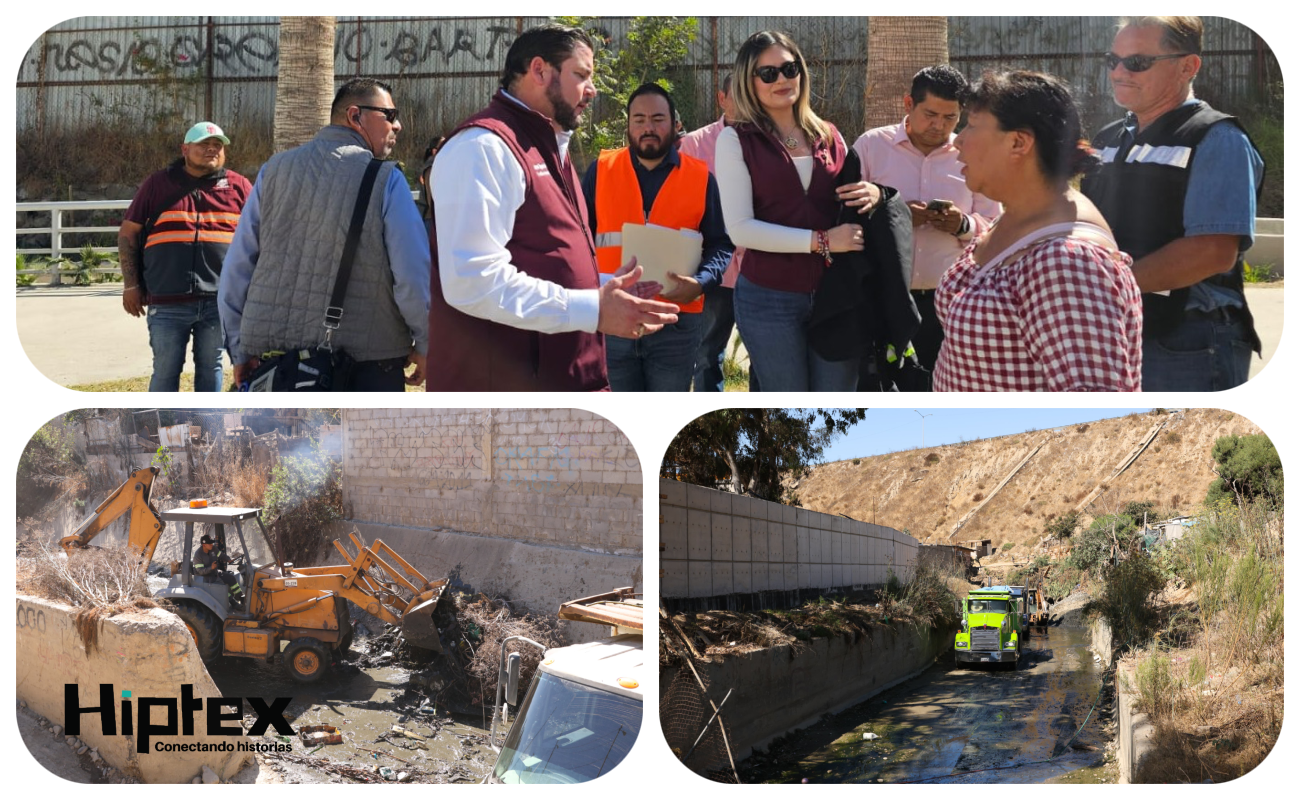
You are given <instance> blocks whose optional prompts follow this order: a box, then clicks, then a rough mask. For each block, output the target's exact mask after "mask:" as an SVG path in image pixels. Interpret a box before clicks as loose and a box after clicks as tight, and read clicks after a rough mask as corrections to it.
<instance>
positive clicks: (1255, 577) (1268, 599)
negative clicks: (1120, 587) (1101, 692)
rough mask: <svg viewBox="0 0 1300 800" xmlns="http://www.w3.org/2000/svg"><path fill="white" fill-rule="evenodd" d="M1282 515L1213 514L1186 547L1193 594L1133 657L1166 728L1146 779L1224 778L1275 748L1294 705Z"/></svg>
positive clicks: (1146, 702)
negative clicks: (1289, 698) (1287, 696)
mask: <svg viewBox="0 0 1300 800" xmlns="http://www.w3.org/2000/svg"><path fill="white" fill-rule="evenodd" d="M1281 530H1282V518H1281V514H1280V513H1278V514H1271V513H1268V512H1267V511H1265V510H1263V509H1261V508H1258V507H1254V508H1248V509H1246V511H1245V512H1237V511H1236V510H1235V509H1226V510H1221V511H1220V512H1219V513H1213V512H1212V513H1211V514H1210V515H1209V517H1208V519H1207V523H1206V524H1204V525H1202V526H1198V530H1197V532H1196V534H1195V536H1194V537H1193V538H1191V539H1190V540H1188V541H1185V542H1184V543H1182V544H1183V545H1184V550H1185V551H1186V552H1184V553H1182V556H1183V557H1184V558H1185V559H1186V561H1187V562H1189V563H1190V568H1189V569H1185V570H1181V571H1185V572H1186V573H1187V578H1188V580H1189V581H1190V582H1191V584H1192V585H1191V588H1190V590H1181V591H1180V592H1179V596H1180V599H1182V600H1183V603H1182V604H1181V605H1179V606H1173V607H1171V606H1167V607H1166V612H1167V614H1166V616H1167V618H1168V622H1167V623H1166V624H1165V625H1164V626H1163V628H1162V630H1161V631H1160V632H1159V633H1158V634H1157V635H1156V637H1155V639H1154V640H1153V641H1152V642H1151V644H1150V645H1148V646H1147V647H1146V648H1144V649H1143V650H1142V651H1140V652H1138V653H1137V654H1135V655H1134V656H1133V657H1131V658H1129V659H1128V661H1129V663H1130V665H1131V666H1132V669H1133V673H1134V674H1135V676H1136V677H1135V683H1136V686H1135V687H1134V689H1135V690H1136V692H1137V693H1138V697H1139V703H1140V705H1141V706H1142V708H1143V710H1145V711H1147V713H1148V714H1150V716H1151V718H1152V722H1153V723H1154V725H1155V728H1156V736H1155V746H1156V752H1155V757H1154V758H1151V759H1148V761H1147V765H1146V766H1145V767H1144V771H1143V774H1142V775H1141V776H1140V778H1141V780H1142V781H1144V782H1155V783H1168V782H1190V783H1199V782H1202V781H1205V780H1212V781H1214V782H1215V783H1219V782H1223V781H1228V780H1232V779H1234V778H1237V777H1240V776H1242V775H1244V774H1245V773H1247V772H1249V771H1250V770H1252V769H1254V768H1255V767H1256V766H1258V765H1259V763H1260V762H1262V761H1263V760H1264V758H1265V757H1267V756H1268V754H1269V753H1270V752H1271V751H1272V749H1273V746H1274V745H1275V744H1276V742H1277V737H1278V734H1279V733H1280V730H1281V725H1282V717H1283V710H1284V693H1283V688H1284V658H1283V656H1284V649H1285V639H1284V636H1283V605H1282V598H1283V577H1282V561H1283V548H1282V539H1281Z"/></svg>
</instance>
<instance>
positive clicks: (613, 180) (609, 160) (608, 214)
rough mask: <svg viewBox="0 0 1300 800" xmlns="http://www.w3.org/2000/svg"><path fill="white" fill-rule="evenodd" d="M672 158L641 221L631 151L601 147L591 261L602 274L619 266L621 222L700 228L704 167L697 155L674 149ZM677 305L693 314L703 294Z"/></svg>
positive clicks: (699, 308)
mask: <svg viewBox="0 0 1300 800" xmlns="http://www.w3.org/2000/svg"><path fill="white" fill-rule="evenodd" d="M678 158H679V159H680V160H681V163H680V164H678V165H677V167H675V168H674V169H673V171H672V174H670V175H669V176H668V179H667V180H666V181H664V185H663V188H661V189H660V190H659V194H658V195H657V196H656V197H655V201H654V205H652V206H651V207H650V218H649V219H648V220H647V219H646V217H645V211H644V210H643V209H642V206H641V185H640V183H639V182H638V181H637V177H636V170H635V169H634V168H633V167H632V152H631V151H630V150H629V149H628V148H626V147H624V148H621V149H619V150H604V151H602V152H601V154H600V161H599V162H597V166H596V264H597V265H598V266H599V267H600V272H601V274H602V275H613V274H614V273H615V272H617V271H618V269H619V267H621V266H623V225H624V224H625V223H629V222H630V223H633V224H636V225H646V224H650V225H661V226H663V227H665V228H677V229H679V230H682V229H684V230H692V231H698V230H699V229H700V223H701V222H702V221H703V220H704V202H705V199H706V197H707V196H708V190H709V168H708V166H707V165H705V163H704V162H703V161H700V160H699V159H697V158H692V157H690V156H687V155H682V154H680V153H679V154H678ZM655 299H657V300H663V298H662V297H658V298H655ZM677 307H678V308H679V309H681V313H683V314H698V313H700V312H701V311H703V310H704V297H703V295H701V296H700V297H697V298H695V299H694V300H692V301H691V302H689V303H687V304H686V305H680V304H678V305H677Z"/></svg>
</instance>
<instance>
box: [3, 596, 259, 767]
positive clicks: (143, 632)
mask: <svg viewBox="0 0 1300 800" xmlns="http://www.w3.org/2000/svg"><path fill="white" fill-rule="evenodd" d="M17 611H18V617H17V620H18V621H17V653H18V670H17V685H18V697H19V699H22V700H25V701H27V705H29V706H31V707H32V708H33V709H34V710H35V711H37V712H38V713H40V714H42V715H43V716H45V717H47V718H48V719H50V720H51V721H53V722H55V723H56V724H59V725H63V726H64V727H65V729H66V726H67V720H66V719H64V702H63V691H64V684H68V683H75V684H78V686H79V687H80V688H79V690H78V696H79V699H80V705H81V706H82V707H83V708H86V707H98V706H99V684H101V683H111V684H112V685H113V696H114V697H115V698H121V697H122V692H123V691H129V692H131V697H132V699H133V700H136V699H138V698H141V697H162V698H176V701H177V703H179V702H180V687H181V685H182V684H186V683H188V684H192V685H193V686H194V696H195V697H196V698H199V697H220V696H221V692H220V691H219V690H218V689H217V687H216V684H214V683H213V682H212V678H211V677H210V676H209V675H208V671H207V669H206V668H204V666H203V662H202V661H201V660H200V659H199V656H198V653H197V652H195V650H194V640H193V639H192V638H190V634H189V631H187V630H186V629H185V626H184V625H183V624H182V623H181V621H180V620H179V619H177V618H176V617H175V616H174V615H172V614H168V613H167V612H165V611H162V610H160V609H149V610H147V611H134V612H131V613H128V614H123V615H121V616H117V617H113V618H111V619H106V620H103V622H102V624H101V625H100V628H99V643H98V647H97V648H96V649H95V650H93V651H92V652H91V653H90V654H89V655H87V653H86V652H85V649H84V648H83V646H82V642H81V636H80V635H78V633H77V632H76V630H75V629H74V627H73V619H74V616H75V614H76V609H74V608H70V607H68V606H64V605H60V604H58V603H53V602H50V601H48V600H41V599H38V598H34V597H27V596H24V595H18V609H17ZM132 708H133V711H134V712H135V713H138V711H139V705H138V703H135V702H133V704H132ZM204 713H206V712H204ZM116 714H117V734H118V735H115V736H106V735H104V733H103V732H102V729H101V724H100V718H99V715H98V714H97V713H95V714H83V715H82V716H81V733H80V734H79V735H78V737H77V738H79V739H81V740H82V741H84V742H85V743H86V744H88V745H90V746H91V747H93V748H95V749H97V750H98V751H99V754H100V755H101V756H103V757H104V759H105V760H106V761H108V763H110V764H112V765H113V766H115V767H117V768H118V769H121V770H123V771H125V772H128V773H131V774H137V775H139V776H140V777H141V779H143V780H144V781H145V782H147V783H189V781H190V780H191V779H192V778H194V777H195V776H196V775H198V774H199V772H200V771H201V770H202V769H203V767H204V765H206V766H209V767H211V768H212V769H213V770H214V771H215V772H216V773H217V775H218V776H220V777H221V778H222V779H223V780H225V779H228V778H230V777H231V776H233V775H234V774H235V773H236V772H238V771H239V769H240V768H241V767H243V765H244V764H245V763H247V762H248V760H249V759H250V758H252V755H251V754H249V753H239V752H230V753H222V752H214V753H180V752H171V753H160V752H157V751H155V750H154V749H153V743H154V742H167V743H177V744H181V743H185V744H190V743H197V742H207V743H209V744H219V743H229V744H231V745H234V744H235V743H237V742H239V741H243V740H242V739H241V738H236V737H231V736H208V735H207V734H206V733H205V731H206V717H205V716H200V715H196V722H195V735H193V736H153V737H150V740H149V741H150V744H149V752H148V753H136V752H135V748H136V736H134V735H132V736H124V735H121V732H122V707H121V701H120V699H119V700H118V706H117V709H116ZM151 716H152V718H153V720H154V722H155V723H157V724H163V723H165V722H166V719H165V711H164V710H162V709H157V708H155V709H154V710H153V713H152V715H151ZM139 729H140V726H139V725H136V726H135V732H136V733H137V734H138V733H139Z"/></svg>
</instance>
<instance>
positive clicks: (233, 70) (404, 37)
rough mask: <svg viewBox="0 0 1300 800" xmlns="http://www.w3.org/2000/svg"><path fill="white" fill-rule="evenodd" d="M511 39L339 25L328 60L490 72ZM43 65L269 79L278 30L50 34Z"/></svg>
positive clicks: (464, 27)
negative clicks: (488, 68)
mask: <svg viewBox="0 0 1300 800" xmlns="http://www.w3.org/2000/svg"><path fill="white" fill-rule="evenodd" d="M219 19H220V18H218V20H219ZM514 38H515V27H514V26H509V25H502V24H496V23H494V22H492V21H490V20H433V19H430V20H413V21H405V22H401V23H394V22H387V21H383V20H363V21H361V22H359V23H357V22H343V23H340V24H339V26H338V29H337V32H336V34H335V38H334V42H335V44H334V63H335V68H336V71H337V72H338V73H339V74H341V75H347V74H353V73H355V72H356V71H357V68H358V66H361V67H363V68H364V71H369V72H375V73H377V74H392V73H401V72H406V71H411V70H416V69H419V70H420V71H438V68H439V67H445V66H446V65H449V64H451V63H452V61H453V60H455V61H456V62H457V64H458V65H461V66H468V65H469V64H485V65H492V67H493V68H495V67H496V66H498V65H499V64H500V63H501V60H502V59H503V58H504V57H505V52H506V50H507V49H508V48H509V47H510V45H511V43H513V42H514ZM209 39H210V42H211V43H210V44H209ZM42 60H43V61H44V63H45V69H46V77H47V78H57V79H60V80H68V79H79V78H80V79H92V80H113V79H123V80H138V79H140V78H145V77H150V76H163V75H168V76H172V77H179V78H184V77H192V76H196V75H204V74H206V72H205V70H206V67H207V65H208V64H209V62H211V63H212V73H213V74H214V75H217V76H220V77H222V78H241V77H242V78H248V77H270V76H274V75H275V74H276V69H277V67H278V65H279V61H280V49H279V30H278V28H277V26H275V25H269V24H268V25H262V26H259V28H258V29H254V30H248V26H247V24H246V23H239V26H238V27H236V26H234V25H232V24H231V23H229V22H226V23H224V24H223V23H221V22H216V23H214V25H213V26H212V33H211V36H210V37H209V32H208V30H207V29H206V28H205V27H201V26H200V27H195V26H187V27H185V28H183V29H181V28H176V29H168V30H161V31H133V30H126V29H112V30H104V31H75V32H73V31H69V32H66V33H65V32H61V31H52V32H50V33H48V34H46V36H45V37H43V39H42V40H41V41H38V42H37V43H36V44H34V45H33V46H32V48H31V49H30V50H29V51H28V55H27V60H26V66H27V68H28V69H30V70H32V71H33V72H35V71H36V70H39V69H40V65H41V62H42ZM30 77H31V78H34V77H36V76H35V75H32V76H30Z"/></svg>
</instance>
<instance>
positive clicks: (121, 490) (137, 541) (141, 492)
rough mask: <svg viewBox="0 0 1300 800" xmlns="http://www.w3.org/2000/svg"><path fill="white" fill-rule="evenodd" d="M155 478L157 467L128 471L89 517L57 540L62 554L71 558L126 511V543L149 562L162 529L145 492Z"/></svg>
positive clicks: (147, 492)
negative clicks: (121, 481) (118, 484)
mask: <svg viewBox="0 0 1300 800" xmlns="http://www.w3.org/2000/svg"><path fill="white" fill-rule="evenodd" d="M156 477H158V468H157V467H144V468H142V469H137V470H136V471H134V472H132V473H131V476H130V477H129V478H127V479H126V481H124V482H123V483H122V485H121V486H119V487H117V488H116V489H114V490H113V493H112V494H110V495H109V496H108V497H107V498H106V499H105V500H104V502H102V503H100V504H99V506H98V507H96V508H95V510H94V511H92V512H91V513H90V516H88V517H86V519H85V520H84V521H83V522H82V523H81V525H80V527H78V528H77V529H76V530H75V531H73V532H72V534H71V535H70V536H65V537H63V538H62V539H60V540H59V546H60V547H62V548H63V552H65V553H67V554H69V555H71V554H72V551H73V550H82V549H85V548H86V547H87V546H88V545H89V544H90V542H91V540H92V539H94V538H95V537H96V536H98V535H99V533H100V531H102V530H104V529H105V528H107V527H108V526H109V525H110V524H112V523H113V521H114V520H116V519H117V518H118V517H120V516H122V515H123V514H125V513H127V512H128V511H129V512H131V525H130V527H129V528H128V535H127V544H128V545H129V546H130V547H132V548H134V549H135V550H137V551H139V552H140V553H141V554H143V556H144V559H145V561H146V562H149V561H152V560H153V551H154V549H155V548H157V547H158V540H159V538H161V536H162V531H163V527H164V526H165V523H164V522H163V521H162V517H160V516H159V515H158V511H157V509H155V508H154V507H153V504H152V503H150V502H149V491H150V489H151V488H152V487H153V481H154V478H156Z"/></svg>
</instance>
